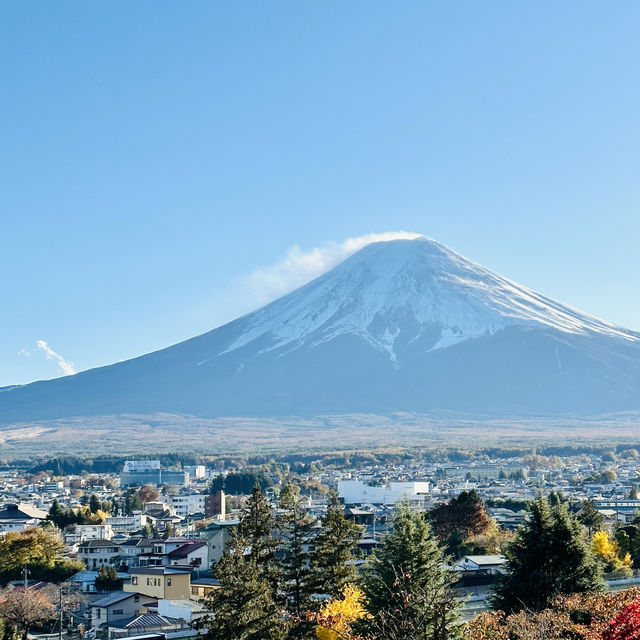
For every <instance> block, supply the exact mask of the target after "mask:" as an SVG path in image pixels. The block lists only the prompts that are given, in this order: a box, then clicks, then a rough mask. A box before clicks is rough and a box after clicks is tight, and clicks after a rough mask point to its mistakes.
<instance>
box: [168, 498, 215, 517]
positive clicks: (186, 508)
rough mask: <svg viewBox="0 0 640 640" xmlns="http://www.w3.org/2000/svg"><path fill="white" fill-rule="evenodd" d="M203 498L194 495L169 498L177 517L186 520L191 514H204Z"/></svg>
mask: <svg viewBox="0 0 640 640" xmlns="http://www.w3.org/2000/svg"><path fill="white" fill-rule="evenodd" d="M206 497H207V496H205V495H204V494H201V493H195V494H192V495H188V496H171V506H172V507H173V510H174V511H175V513H176V515H177V516H180V517H182V518H186V517H187V516H189V515H191V514H192V513H204V503H205V498H206Z"/></svg>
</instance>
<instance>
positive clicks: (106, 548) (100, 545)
mask: <svg viewBox="0 0 640 640" xmlns="http://www.w3.org/2000/svg"><path fill="white" fill-rule="evenodd" d="M121 555H122V552H121V550H120V545H119V544H117V543H115V542H112V541H111V540H87V541H86V542H82V543H81V544H80V545H78V558H80V560H82V561H83V562H84V564H85V566H86V567H87V569H99V568H100V567H108V566H115V565H117V564H119V562H120V557H121Z"/></svg>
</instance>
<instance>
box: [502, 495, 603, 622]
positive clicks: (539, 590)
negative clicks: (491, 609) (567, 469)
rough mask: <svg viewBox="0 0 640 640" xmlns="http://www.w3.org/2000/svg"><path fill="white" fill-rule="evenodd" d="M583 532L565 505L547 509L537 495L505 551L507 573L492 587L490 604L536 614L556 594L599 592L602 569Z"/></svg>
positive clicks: (504, 608) (546, 503)
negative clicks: (524, 609) (525, 519)
mask: <svg viewBox="0 0 640 640" xmlns="http://www.w3.org/2000/svg"><path fill="white" fill-rule="evenodd" d="M585 534H586V532H585V530H584V528H583V527H582V525H581V524H580V522H578V520H577V518H575V517H574V516H571V515H570V514H569V511H568V509H567V506H566V504H564V503H559V504H556V505H555V506H553V507H551V506H550V505H549V502H548V500H546V499H545V498H543V497H541V496H540V497H538V498H537V499H536V500H535V501H534V502H533V503H532V504H531V505H530V506H529V516H528V519H527V521H526V522H525V524H524V525H522V526H521V527H519V528H518V530H517V532H516V535H515V537H514V540H513V542H512V543H511V544H510V545H509V546H508V547H507V550H506V556H507V565H506V573H505V574H504V575H503V576H502V577H501V580H500V582H499V583H498V586H497V588H496V592H495V596H494V605H495V606H496V607H497V608H500V609H503V610H505V611H507V612H510V611H518V610H520V609H523V608H525V607H527V608H530V609H533V610H540V609H543V608H544V607H546V606H547V605H548V604H549V602H550V601H551V600H552V599H553V598H554V597H556V596H558V595H560V594H570V593H585V592H593V591H599V590H601V589H602V588H603V586H604V584H603V581H602V573H601V567H600V564H599V562H598V561H597V559H596V558H595V556H594V554H593V552H592V551H591V549H590V547H589V544H588V541H587V539H586V535H585Z"/></svg>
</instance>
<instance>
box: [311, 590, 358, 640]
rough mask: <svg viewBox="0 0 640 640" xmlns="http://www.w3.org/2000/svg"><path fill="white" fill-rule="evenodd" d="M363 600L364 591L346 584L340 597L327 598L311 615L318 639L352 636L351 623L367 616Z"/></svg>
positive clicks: (341, 638) (343, 638)
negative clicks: (315, 612) (318, 609)
mask: <svg viewBox="0 0 640 640" xmlns="http://www.w3.org/2000/svg"><path fill="white" fill-rule="evenodd" d="M363 602H364V593H363V592H362V590H361V589H358V587H356V586H354V585H347V586H346V587H345V588H344V589H343V591H342V595H341V597H340V598H331V599H330V600H327V601H326V602H325V603H324V604H323V605H322V607H321V608H320V611H319V612H318V613H317V614H315V616H313V619H314V620H315V622H316V624H317V627H316V637H317V638H318V640H347V639H349V638H353V637H354V636H353V630H352V626H353V624H354V623H356V622H357V621H358V620H362V619H363V618H366V617H367V611H366V609H365V608H364V605H363Z"/></svg>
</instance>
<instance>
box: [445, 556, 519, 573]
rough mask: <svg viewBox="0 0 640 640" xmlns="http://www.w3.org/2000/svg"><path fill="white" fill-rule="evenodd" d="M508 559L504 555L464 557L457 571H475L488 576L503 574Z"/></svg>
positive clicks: (457, 566) (457, 565) (457, 564)
mask: <svg viewBox="0 0 640 640" xmlns="http://www.w3.org/2000/svg"><path fill="white" fill-rule="evenodd" d="M506 562H507V559H506V558H505V557H504V556H502V555H477V556H464V557H462V558H461V559H460V560H459V561H458V562H457V563H456V564H455V565H454V567H453V568H454V569H455V570H456V571H475V572H478V573H480V572H481V573H484V574H487V575H496V574H498V573H501V570H502V568H503V567H504V565H505V563H506Z"/></svg>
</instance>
